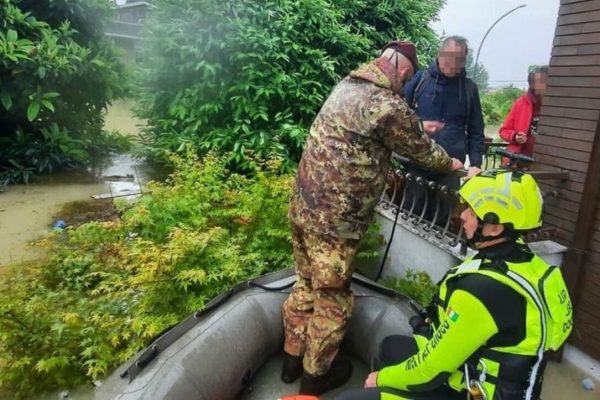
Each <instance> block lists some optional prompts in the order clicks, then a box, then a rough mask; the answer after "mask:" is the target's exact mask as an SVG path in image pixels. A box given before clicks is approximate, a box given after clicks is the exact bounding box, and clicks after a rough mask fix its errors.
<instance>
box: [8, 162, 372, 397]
mask: <svg viewBox="0 0 600 400" xmlns="http://www.w3.org/2000/svg"><path fill="white" fill-rule="evenodd" d="M172 162H173V163H174V165H175V167H176V172H175V173H174V174H173V175H171V176H170V178H169V180H168V182H167V183H164V184H152V185H151V187H150V188H149V189H150V190H151V191H152V194H151V195H146V196H144V197H143V198H141V199H140V200H139V202H137V203H136V204H134V205H128V204H127V203H124V202H122V203H119V204H118V208H119V209H120V212H121V213H122V217H121V218H120V219H119V220H114V221H108V222H91V223H88V224H85V225H82V226H80V227H78V228H74V229H73V228H67V229H66V230H65V231H64V232H63V233H60V234H54V235H53V236H52V237H50V238H48V239H45V240H43V241H42V242H41V243H40V245H44V246H46V247H47V248H48V250H49V256H48V258H47V259H46V260H42V261H40V262H36V263H33V264H29V265H24V266H16V267H14V268H12V269H9V270H7V271H6V272H5V273H3V275H2V277H1V278H2V280H1V281H0V392H2V391H3V390H8V391H10V392H11V393H12V394H13V395H14V396H16V397H19V398H26V397H28V396H30V395H32V394H33V393H35V392H38V391H40V390H44V389H51V388H57V387H62V388H64V387H72V386H74V385H76V384H78V383H82V382H84V381H86V380H94V379H96V378H98V377H101V376H103V375H104V374H106V373H108V372H110V371H111V369H112V368H114V367H115V366H117V365H119V364H121V363H123V362H125V361H126V360H127V359H129V358H130V357H132V356H133V355H134V354H135V353H136V352H137V351H138V350H139V349H141V348H143V347H144V346H146V345H147V344H148V343H149V342H150V341H151V340H152V338H154V337H155V336H156V335H157V334H159V333H160V332H162V331H163V330H164V329H166V328H168V327H170V326H172V325H173V324H175V323H177V322H178V321H180V320H181V319H183V318H184V317H185V316H187V315H188V314H190V313H191V312H193V311H195V310H198V309H201V308H202V307H203V306H204V305H205V304H206V303H207V302H208V301H209V300H211V299H212V298H213V297H215V296H216V295H217V294H219V293H221V292H223V291H224V290H226V289H228V288H230V287H231V286H233V285H235V284H237V283H239V282H241V281H243V280H246V279H249V278H252V277H255V276H258V275H261V274H263V273H266V272H270V271H275V270H279V269H283V268H288V267H291V265H292V249H291V237H290V228H289V221H288V218H287V211H288V198H289V195H290V193H291V183H292V179H293V177H292V176H291V175H278V174H275V173H274V171H275V170H278V169H280V166H279V165H278V163H279V161H272V162H269V163H268V164H266V165H259V164H258V163H254V165H253V166H252V168H253V173H252V174H250V176H242V175H239V174H235V173H231V172H230V171H228V170H227V169H226V168H225V161H224V160H223V159H222V158H217V157H215V156H213V155H208V156H207V157H206V158H205V159H204V160H203V161H202V162H199V161H198V160H197V159H196V158H195V157H194V156H190V157H189V158H186V159H181V158H178V157H174V158H173V159H172ZM369 240H371V241H372V240H373V239H367V242H368V241H369ZM362 250H363V253H364V254H363V255H365V256H373V251H372V250H371V249H370V248H369V246H363V247H362Z"/></svg>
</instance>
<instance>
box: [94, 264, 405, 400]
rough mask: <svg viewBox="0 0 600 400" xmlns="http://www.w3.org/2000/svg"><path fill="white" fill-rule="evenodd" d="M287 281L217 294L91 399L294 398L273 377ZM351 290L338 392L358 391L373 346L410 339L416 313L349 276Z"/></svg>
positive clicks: (284, 275)
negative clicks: (348, 374) (344, 376)
mask: <svg viewBox="0 0 600 400" xmlns="http://www.w3.org/2000/svg"><path fill="white" fill-rule="evenodd" d="M294 281H295V278H294V273H293V271H292V270H284V271H280V272H276V273H273V274H269V275H265V276H262V277H260V278H257V279H253V280H250V281H247V282H244V283H243V284H240V285H238V286H236V287H234V288H232V289H230V290H229V291H227V292H225V293H222V294H221V295H220V296H218V297H217V298H215V299H214V300H213V301H211V302H210V303H209V304H208V305H207V306H206V307H205V308H204V309H203V310H202V311H199V312H196V313H195V314H193V315H191V316H190V317H188V318H186V319H185V320H183V321H182V322H181V323H179V324H178V325H176V326H175V327H173V328H171V329H170V330H168V331H167V332H165V333H163V334H162V335H161V336H160V337H158V338H157V339H156V340H154V341H153V342H152V344H151V345H150V346H149V347H148V348H147V349H145V350H143V351H142V352H141V353H139V354H138V355H137V356H136V357H135V358H134V359H133V360H131V361H129V362H128V363H126V364H125V365H124V366H122V367H121V368H118V369H117V371H116V372H115V373H114V374H113V375H111V376H110V377H109V378H108V379H107V380H106V381H105V382H104V383H103V384H102V385H101V386H100V387H99V388H98V389H97V390H96V393H95V395H94V398H95V399H96V400H113V399H114V400H134V399H136V400H137V399H140V400H141V399H144V400H150V399H173V400H175V399H176V400H187V399H194V400H229V399H244V400H276V399H278V398H282V397H284V396H285V395H290V394H294V393H297V390H298V385H299V383H298V382H297V383H295V384H290V385H288V384H285V383H283V382H282V381H281V380H280V378H279V373H280V368H281V360H282V357H281V353H282V348H283V324H282V317H281V306H282V304H283V301H284V300H285V299H286V297H287V296H288V294H289V292H290V291H291V288H292V286H293V284H294ZM352 290H353V292H354V294H355V309H354V313H353V316H352V319H351V321H350V326H349V329H348V333H347V335H346V338H345V340H344V343H343V345H342V350H341V352H342V353H343V354H344V355H346V356H348V357H350V358H351V359H352V360H353V364H354V371H353V376H352V380H351V381H350V382H349V383H348V384H347V385H346V386H345V387H344V388H342V390H343V389H348V388H357V387H361V386H362V383H363V382H364V379H365V377H366V375H367V373H368V372H369V364H370V360H371V358H372V356H374V355H375V354H376V351H377V348H378V345H379V342H380V341H381V339H383V338H384V337H385V336H387V335H390V334H409V333H410V331H409V330H410V327H409V324H408V318H410V316H411V315H414V313H415V311H414V310H415V307H416V306H415V304H414V303H412V301H411V300H410V299H409V298H408V297H406V296H403V295H401V294H399V293H396V292H394V291H392V290H389V289H386V288H384V287H382V286H380V285H378V284H376V283H375V282H373V281H370V280H368V279H366V278H364V277H361V276H360V275H355V276H354V277H353V281H352ZM339 392H340V390H338V391H336V392H335V393H339ZM335 393H329V394H328V395H327V396H322V397H321V398H322V399H326V398H333V397H332V396H333V395H335Z"/></svg>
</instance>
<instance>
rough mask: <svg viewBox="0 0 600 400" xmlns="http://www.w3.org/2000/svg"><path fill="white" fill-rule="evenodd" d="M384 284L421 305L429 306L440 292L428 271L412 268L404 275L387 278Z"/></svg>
mask: <svg viewBox="0 0 600 400" xmlns="http://www.w3.org/2000/svg"><path fill="white" fill-rule="evenodd" d="M383 285H385V286H387V287H389V288H390V289H394V290H395V291H397V292H400V293H403V294H405V295H407V296H409V297H410V298H412V299H413V300H415V301H416V302H417V303H418V304H420V305H421V306H427V305H428V304H429V303H430V302H431V300H433V296H435V295H436V294H437V292H438V288H437V286H436V285H435V284H434V283H433V281H432V280H431V277H430V276H429V275H428V274H427V273H426V272H422V271H414V270H411V269H409V270H408V271H406V275H404V276H403V277H400V278H387V279H385V280H384V281H383Z"/></svg>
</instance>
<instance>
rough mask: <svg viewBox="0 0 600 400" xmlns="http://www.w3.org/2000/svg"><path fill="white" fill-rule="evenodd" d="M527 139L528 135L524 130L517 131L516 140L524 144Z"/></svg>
mask: <svg viewBox="0 0 600 400" xmlns="http://www.w3.org/2000/svg"><path fill="white" fill-rule="evenodd" d="M526 141H527V135H526V134H524V133H523V132H517V134H516V135H515V142H517V143H519V144H523V143H525V142H526Z"/></svg>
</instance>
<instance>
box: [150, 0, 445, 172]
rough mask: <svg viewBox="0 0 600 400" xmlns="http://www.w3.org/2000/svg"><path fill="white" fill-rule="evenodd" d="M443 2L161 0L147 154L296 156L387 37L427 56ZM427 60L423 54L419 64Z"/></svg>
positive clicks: (153, 44)
mask: <svg viewBox="0 0 600 400" xmlns="http://www.w3.org/2000/svg"><path fill="white" fill-rule="evenodd" d="M442 3H443V2H442V1H441V0H436V1H428V2H423V1H415V0H390V1H384V2H382V1H376V0H367V1H364V0H361V1H356V0H353V1H339V0H300V1H297V0H280V1H274V0H267V1H253V0H239V1H230V2H223V1H218V0H200V1H198V0H161V1H157V2H155V7H154V9H153V11H152V15H151V16H150V17H149V19H148V20H147V24H146V26H147V34H146V35H147V37H148V39H147V40H146V44H147V45H146V48H145V50H144V52H143V54H142V60H143V61H142V64H141V66H142V72H143V73H142V79H141V89H140V93H139V95H140V96H139V97H140V106H139V109H138V115H139V116H140V117H141V118H144V119H147V120H148V125H147V128H146V130H145V139H146V143H147V145H148V147H147V153H148V154H149V155H150V156H152V157H153V158H157V159H162V160H164V159H165V155H166V154H167V153H168V152H169V151H173V152H184V151H185V148H186V144H188V143H193V144H194V145H195V146H196V148H198V149H199V151H200V152H201V153H205V152H207V151H209V150H215V149H218V150H219V151H220V152H221V153H222V154H227V156H228V157H229V162H230V165H232V166H234V167H236V168H240V169H242V170H243V169H245V168H248V159H247V158H246V154H247V153H246V151H247V150H252V153H253V157H260V158H264V159H269V158H270V157H278V158H280V159H282V160H283V164H282V167H283V168H284V169H285V170H291V169H293V165H294V163H295V162H296V161H298V159H299V158H300V155H301V151H302V146H303V144H304V141H305V138H306V135H307V133H308V128H309V126H310V124H311V123H312V121H313V119H314V117H315V115H316V113H317V112H318V110H319V108H320V107H321V106H322V104H323V101H324V100H325V98H326V97H327V95H328V94H329V92H330V91H331V88H332V87H333V85H334V84H335V83H336V82H338V81H339V80H340V79H341V77H342V76H343V75H345V74H347V73H348V72H349V71H350V70H351V69H353V68H355V67H356V66H357V65H358V64H359V63H361V62H363V61H366V60H368V59H369V58H371V57H372V56H375V55H376V49H377V48H380V47H381V46H382V45H383V44H384V43H385V42H386V41H388V40H389V39H391V38H396V37H400V38H404V39H412V40H413V41H415V42H416V43H417V45H418V46H419V50H420V53H421V54H423V53H425V54H431V51H432V50H433V49H434V48H435V47H436V46H437V37H436V36H435V34H434V33H433V31H432V30H431V29H430V28H429V27H428V23H429V21H430V20H431V19H432V18H433V17H434V16H435V14H436V13H437V12H438V10H439V9H440V8H441V5H442ZM422 60H423V61H427V57H423V59H422Z"/></svg>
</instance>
